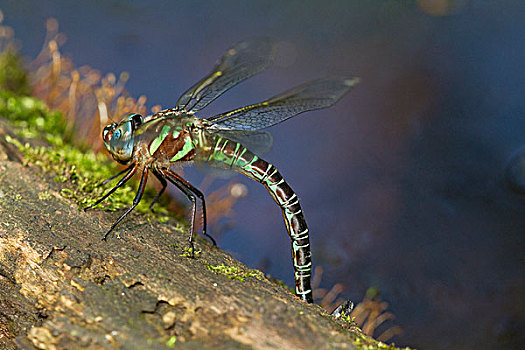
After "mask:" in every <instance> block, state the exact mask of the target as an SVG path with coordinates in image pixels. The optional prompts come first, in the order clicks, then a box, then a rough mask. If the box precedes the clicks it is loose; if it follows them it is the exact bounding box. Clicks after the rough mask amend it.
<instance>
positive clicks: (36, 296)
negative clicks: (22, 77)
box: [0, 124, 356, 349]
mask: <svg viewBox="0 0 525 350" xmlns="http://www.w3.org/2000/svg"><path fill="white" fill-rule="evenodd" d="M6 133H8V132H7V131H6V127H5V125H4V126H2V124H0V347H4V348H7V349H15V348H22V349H35V348H38V349H77V348H87V349H113V348H122V349H164V348H173V347H175V348H180V349H186V348H187V349H203V348H208V349H211V348H213V349H245V348H247V349H249V348H257V349H277V348H279V349H355V348H356V347H355V346H354V345H352V344H351V342H352V340H355V334H353V333H352V332H349V331H347V330H345V329H344V328H343V327H341V325H340V324H338V322H336V321H334V320H333V319H331V318H330V317H328V316H327V315H326V313H325V312H324V311H323V310H322V309H321V308H319V307H318V306H316V305H307V304H305V303H303V302H301V301H300V300H299V299H298V298H296V297H295V296H294V295H292V294H291V293H289V292H288V291H287V290H285V289H284V288H283V287H281V286H279V285H277V284H275V283H272V282H270V281H268V280H267V279H265V278H262V279H261V280H258V279H256V278H253V277H248V278H245V281H239V280H236V279H230V278H228V277H227V276H225V275H223V274H220V273H219V274H218V273H216V272H214V271H210V270H209V269H208V268H207V266H208V265H213V266H217V265H225V266H232V267H237V268H240V269H241V270H246V267H245V266H244V265H243V264H242V263H240V262H238V261H236V260H234V259H233V258H231V257H230V256H229V255H228V254H226V253H224V252H223V251H222V250H221V249H220V248H218V247H213V246H212V245H211V244H210V243H208V242H207V241H205V240H204V239H197V242H196V248H197V249H201V250H202V252H201V253H200V254H198V255H197V256H196V258H195V259H192V258H189V257H186V256H182V255H183V254H184V253H185V252H186V251H187V249H186V248H187V247H188V243H187V234H182V233H181V232H179V231H176V230H175V229H174V226H173V225H172V224H169V223H167V224H161V223H158V222H148V221H147V220H145V219H144V218H142V217H141V215H140V214H136V213H132V214H131V215H130V216H129V218H127V219H126V220H124V221H123V222H122V223H121V224H120V225H119V226H118V227H117V229H116V233H118V234H120V239H118V238H117V237H116V236H115V235H113V234H112V235H110V237H109V238H108V241H107V242H104V241H102V240H101V238H102V236H103V234H104V232H105V231H106V230H107V229H108V228H109V227H110V225H111V224H112V223H113V221H114V220H115V219H116V218H117V217H118V214H119V213H109V212H104V211H101V210H93V211H90V212H87V213H85V212H83V211H79V209H78V206H77V205H76V204H75V203H73V202H71V201H69V200H68V199H66V198H64V197H62V196H61V195H60V190H61V189H62V188H63V186H65V185H64V184H59V183H57V182H55V181H53V180H52V178H51V176H49V175H45V174H42V173H41V171H40V169H39V168H38V167H36V166H31V165H29V166H25V165H23V164H22V162H21V160H22V159H23V156H22V155H21V154H19V153H18V151H17V150H16V148H14V147H13V146H11V145H10V144H9V143H7V142H6V141H5V134H6ZM116 195H118V193H117V194H116Z"/></svg>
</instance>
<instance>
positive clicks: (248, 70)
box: [176, 38, 275, 112]
mask: <svg viewBox="0 0 525 350" xmlns="http://www.w3.org/2000/svg"><path fill="white" fill-rule="evenodd" d="M274 55H275V44H274V43H273V42H272V40H270V39H268V38H258V39H252V40H249V41H244V42H240V43H238V44H236V45H235V46H233V47H232V48H231V49H229V50H228V51H227V52H226V54H225V55H224V56H222V57H221V59H220V60H219V61H218V62H217V64H216V65H215V68H213V71H212V72H211V73H210V74H208V75H207V76H206V77H204V78H203V79H202V80H201V81H199V82H198V83H197V84H195V85H193V86H192V87H191V88H190V89H188V90H187V91H186V92H185V93H184V94H182V96H181V97H180V98H179V100H178V101H177V104H176V108H177V110H183V111H188V112H189V111H193V112H196V111H198V110H200V109H203V108H204V107H206V106H207V105H208V104H210V103H211V102H212V101H213V100H215V99H216V98H217V97H219V96H220V95H222V94H223V93H224V92H226V91H227V90H228V89H230V88H232V87H233V86H235V85H237V84H239V83H240V82H242V81H243V80H246V79H248V78H249V77H251V76H253V75H255V74H257V73H259V72H261V71H263V70H265V69H267V68H268V67H270V65H271V64H272V63H273V60H274Z"/></svg>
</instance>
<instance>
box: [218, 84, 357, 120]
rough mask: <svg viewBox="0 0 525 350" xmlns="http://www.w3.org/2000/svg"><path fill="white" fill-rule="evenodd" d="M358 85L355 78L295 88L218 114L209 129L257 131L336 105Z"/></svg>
mask: <svg viewBox="0 0 525 350" xmlns="http://www.w3.org/2000/svg"><path fill="white" fill-rule="evenodd" d="M358 82H359V78H326V79H318V80H314V81H310V82H307V83H305V84H302V85H299V86H297V87H295V88H292V89H291V90H288V91H285V92H283V93H281V94H279V95H277V96H274V97H272V98H270V99H268V100H266V101H263V102H260V103H256V104H253V105H249V106H245V107H241V108H238V109H235V110H233V111H230V112H226V113H222V114H219V115H216V116H214V117H211V118H209V119H208V120H209V121H211V122H212V123H213V125H212V126H210V128H211V129H212V130H213V129H223V130H224V129H226V130H232V129H233V130H259V129H264V128H268V127H270V126H272V125H275V124H278V123H280V122H282V121H285V120H286V119H289V118H291V117H293V116H295V115H297V114H300V113H303V112H307V111H312V110H316V109H321V108H326V107H329V106H331V105H333V104H334V103H336V102H337V101H338V100H339V99H340V98H341V97H342V96H343V95H344V94H345V93H347V92H348V91H350V89H351V88H352V87H354V86H355V85H356V84H357V83H358Z"/></svg>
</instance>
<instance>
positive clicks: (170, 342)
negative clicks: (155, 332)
mask: <svg viewBox="0 0 525 350" xmlns="http://www.w3.org/2000/svg"><path fill="white" fill-rule="evenodd" d="M176 342H177V337H176V336H174V335H172V336H171V337H170V338H169V339H168V341H166V346H167V347H168V348H174V347H175V343H176Z"/></svg>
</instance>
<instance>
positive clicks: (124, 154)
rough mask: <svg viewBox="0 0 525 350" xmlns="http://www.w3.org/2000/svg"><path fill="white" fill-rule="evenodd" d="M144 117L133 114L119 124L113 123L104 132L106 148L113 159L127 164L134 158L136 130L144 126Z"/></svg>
mask: <svg viewBox="0 0 525 350" xmlns="http://www.w3.org/2000/svg"><path fill="white" fill-rule="evenodd" d="M143 120H144V119H143V117H142V116H141V115H140V114H137V113H132V114H129V115H127V116H125V117H124V118H122V120H121V121H120V122H119V123H118V124H117V123H111V124H109V125H107V126H106V127H105V128H104V130H103V131H102V138H103V140H104V146H106V149H107V150H108V151H109V153H111V155H112V156H113V158H114V159H115V160H116V161H118V162H120V163H124V164H125V163H127V162H129V160H130V159H131V157H132V156H133V147H134V144H135V130H137V128H138V127H139V126H140V125H142V123H143Z"/></svg>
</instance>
